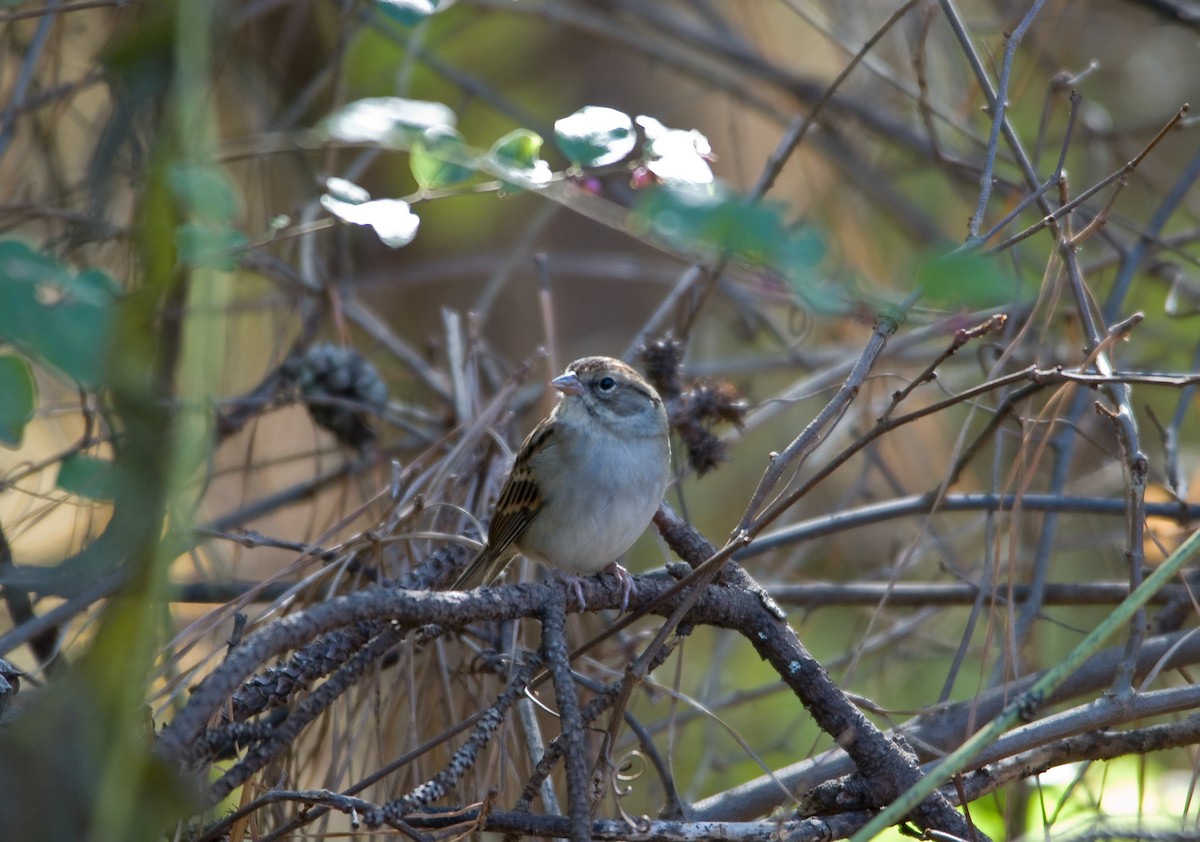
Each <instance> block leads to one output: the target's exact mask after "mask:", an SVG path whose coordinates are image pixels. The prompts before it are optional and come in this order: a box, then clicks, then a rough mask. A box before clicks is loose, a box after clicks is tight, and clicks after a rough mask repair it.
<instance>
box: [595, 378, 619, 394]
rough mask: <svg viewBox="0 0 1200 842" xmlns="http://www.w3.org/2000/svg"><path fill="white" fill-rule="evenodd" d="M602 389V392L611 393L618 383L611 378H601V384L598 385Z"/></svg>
mask: <svg viewBox="0 0 1200 842" xmlns="http://www.w3.org/2000/svg"><path fill="white" fill-rule="evenodd" d="M596 385H597V386H599V387H600V391H601V392H611V391H612V390H613V389H614V388H615V387H616V385H617V381H616V380H613V379H612V378H611V377H601V378H600V382H599V383H597V384H596Z"/></svg>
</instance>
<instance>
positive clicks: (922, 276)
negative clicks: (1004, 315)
mask: <svg viewBox="0 0 1200 842" xmlns="http://www.w3.org/2000/svg"><path fill="white" fill-rule="evenodd" d="M917 284H918V285H919V286H920V287H921V289H922V291H923V292H924V295H925V298H927V299H929V300H930V301H931V302H934V303H937V304H941V305H943V306H947V307H966V308H968V309H971V310H979V309H985V308H991V307H998V306H1000V305H1003V304H1012V303H1013V302H1015V301H1019V300H1021V298H1022V297H1023V294H1022V289H1021V282H1020V280H1019V279H1018V278H1015V277H1013V276H1012V275H1009V274H1008V273H1006V272H1002V271H1001V270H1000V267H999V265H998V264H997V263H996V261H995V260H994V259H993V258H990V257H987V256H985V255H981V254H970V253H954V252H951V253H949V254H946V253H942V254H937V255H931V256H927V257H926V258H925V259H924V260H923V261H922V263H921V264H920V265H919V266H918V268H917Z"/></svg>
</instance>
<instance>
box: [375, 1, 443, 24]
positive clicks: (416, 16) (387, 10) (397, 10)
mask: <svg viewBox="0 0 1200 842" xmlns="http://www.w3.org/2000/svg"><path fill="white" fill-rule="evenodd" d="M439 5H441V3H440V0H376V6H377V7H378V8H379V11H380V12H382V13H383V14H384V16H385V17H389V18H391V19H392V20H394V21H396V22H397V23H400V24H402V25H403V26H416V25H417V24H418V23H420V22H421V21H423V20H425V18H427V17H429V16H430V15H432V14H434V13H435V12H437V10H438V6H439Z"/></svg>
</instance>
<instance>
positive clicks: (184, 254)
mask: <svg viewBox="0 0 1200 842" xmlns="http://www.w3.org/2000/svg"><path fill="white" fill-rule="evenodd" d="M248 242H249V240H248V239H247V238H246V235H245V234H243V233H242V232H241V231H238V230H236V229H234V228H230V227H229V226H227V225H203V224H200V223H195V222H185V223H184V224H183V225H180V226H179V227H178V228H176V229H175V248H176V250H177V251H178V253H179V260H180V262H181V263H183V264H184V265H186V266H195V267H202V266H203V267H208V268H211V269H216V270H218V271H220V272H232V271H233V270H234V269H236V268H237V254H238V252H239V251H241V250H242V249H243V248H245V247H246V244H247V243H248Z"/></svg>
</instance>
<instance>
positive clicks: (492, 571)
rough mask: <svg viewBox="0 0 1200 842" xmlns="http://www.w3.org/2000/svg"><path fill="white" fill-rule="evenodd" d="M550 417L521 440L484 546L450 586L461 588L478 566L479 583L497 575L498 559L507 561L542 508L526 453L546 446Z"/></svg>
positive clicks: (488, 580)
mask: <svg viewBox="0 0 1200 842" xmlns="http://www.w3.org/2000/svg"><path fill="white" fill-rule="evenodd" d="M549 420H550V419H546V421H542V423H540V424H538V425H537V426H536V427H535V428H534V429H533V432H531V433H530V434H529V435H528V436H527V437H526V438H525V441H524V443H522V445H521V449H520V451H518V456H517V461H516V463H515V464H514V465H513V470H512V473H511V474H509V475H508V479H507V480H506V481H505V483H504V488H502V489H501V490H500V499H499V500H497V501H496V508H495V509H494V510H493V512H492V523H491V525H490V526H489V527H488V541H487V546H486V547H485V548H484V549H483V550H481V551H480V552H479V554H478V555H476V556H475V558H474V559H472V560H471V563H470V564H469V565H468V566H467V569H466V570H464V571H463V572H462V573H461V574H460V575H459V577H458V579H456V580H455V582H454V585H453V586H452V589H453V590H462V589H463V587H464V586H465V585H466V584H467V583H469V582H471V581H472V580H473V579H475V578H476V577H477V575H478V573H479V571H480V570H481V569H484V573H483V578H482V581H481V584H484V585H486V584H489V583H490V582H491V581H492V579H494V578H495V577H496V576H497V575H499V573H500V572H501V571H502V570H503V569H504V566H505V565H504V564H501V563H499V562H501V561H504V562H507V560H508V559H509V558H510V557H511V556H512V555H513V551H514V549H515V548H514V547H513V546H512V544H513V542H514V541H516V540H517V539H518V538H520V537H521V533H522V532H524V531H525V528H526V527H527V526H529V523H530V521H532V520H533V518H534V516H535V515H536V514H537V513H538V512H539V511H540V510H541V508H542V504H543V501H542V495H541V491H539V489H538V484H537V482H536V481H535V480H534V479H533V475H532V474H531V473H530V470H529V457H530V455H531V454H534V453H536V452H538V451H539V450H541V449H542V448H543V447H545V445H546V443H547V441H548V440H549V435H550V432H551V427H550V425H549V424H548V423H547V421H549Z"/></svg>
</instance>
